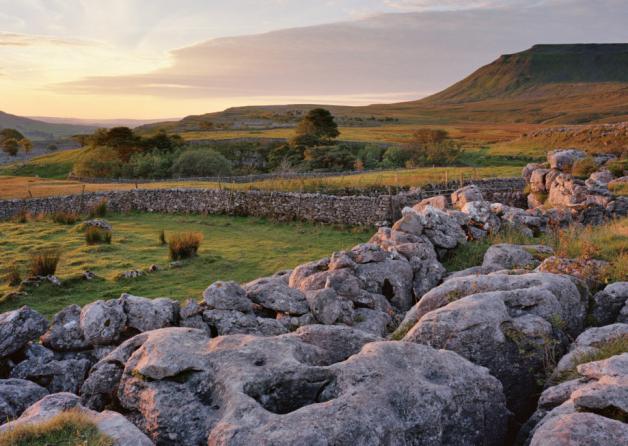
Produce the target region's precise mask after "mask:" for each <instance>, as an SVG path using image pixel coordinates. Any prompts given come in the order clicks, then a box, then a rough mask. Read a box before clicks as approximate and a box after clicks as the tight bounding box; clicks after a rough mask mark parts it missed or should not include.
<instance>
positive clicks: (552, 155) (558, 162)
mask: <svg viewBox="0 0 628 446" xmlns="http://www.w3.org/2000/svg"><path fill="white" fill-rule="evenodd" d="M586 157H587V154H586V153H585V152H583V151H582V150H574V149H567V150H553V151H551V152H549V153H548V154H547V161H548V162H549V165H550V168H552V169H558V170H562V171H563V172H570V171H571V167H572V166H573V164H574V163H575V162H576V161H577V160H579V159H582V158H586Z"/></svg>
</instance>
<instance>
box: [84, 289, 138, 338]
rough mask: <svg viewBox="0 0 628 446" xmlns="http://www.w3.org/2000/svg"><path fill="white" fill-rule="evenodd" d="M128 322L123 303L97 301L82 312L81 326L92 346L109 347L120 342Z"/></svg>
mask: <svg viewBox="0 0 628 446" xmlns="http://www.w3.org/2000/svg"><path fill="white" fill-rule="evenodd" d="M126 320H127V318H126V314H125V312H124V305H123V303H122V301H120V300H108V301H104V300H97V301H95V302H92V303H91V304H88V305H86V306H85V307H83V309H82V310H81V317H80V326H81V330H82V331H83V335H84V336H85V340H86V341H87V342H88V343H89V344H90V345H108V344H115V343H117V342H118V341H119V340H120V337H121V335H122V333H123V331H124V330H125V327H126Z"/></svg>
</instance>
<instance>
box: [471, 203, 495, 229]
mask: <svg viewBox="0 0 628 446" xmlns="http://www.w3.org/2000/svg"><path fill="white" fill-rule="evenodd" d="M462 212H464V213H465V214H467V215H468V216H469V218H470V220H471V223H472V225H473V226H476V227H478V228H480V229H482V230H484V231H486V232H489V233H495V232H498V231H499V228H500V227H501V220H500V219H499V217H498V216H497V215H495V214H494V213H493V212H492V211H491V204H490V203H489V202H488V201H469V202H467V203H465V205H464V206H463V207H462Z"/></svg>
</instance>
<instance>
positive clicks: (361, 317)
mask: <svg viewBox="0 0 628 446" xmlns="http://www.w3.org/2000/svg"><path fill="white" fill-rule="evenodd" d="M353 314H354V316H353V323H352V326H353V328H355V329H357V330H362V331H366V332H368V333H372V334H374V335H376V336H386V334H387V333H388V331H389V330H388V327H389V326H390V324H391V322H392V318H391V316H390V314H388V313H385V312H383V311H380V310H372V309H370V308H357V309H356V310H355V312H354V313H353Z"/></svg>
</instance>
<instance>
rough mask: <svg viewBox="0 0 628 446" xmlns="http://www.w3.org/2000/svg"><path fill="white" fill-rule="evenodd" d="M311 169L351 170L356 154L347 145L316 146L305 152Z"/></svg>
mask: <svg viewBox="0 0 628 446" xmlns="http://www.w3.org/2000/svg"><path fill="white" fill-rule="evenodd" d="M304 157H305V161H306V163H307V166H308V168H309V169H310V170H317V169H324V170H337V171H341V170H350V169H352V168H353V167H354V164H355V155H353V153H352V152H351V150H349V148H347V147H346V146H342V145H340V146H314V147H308V148H307V149H305V152H304Z"/></svg>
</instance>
